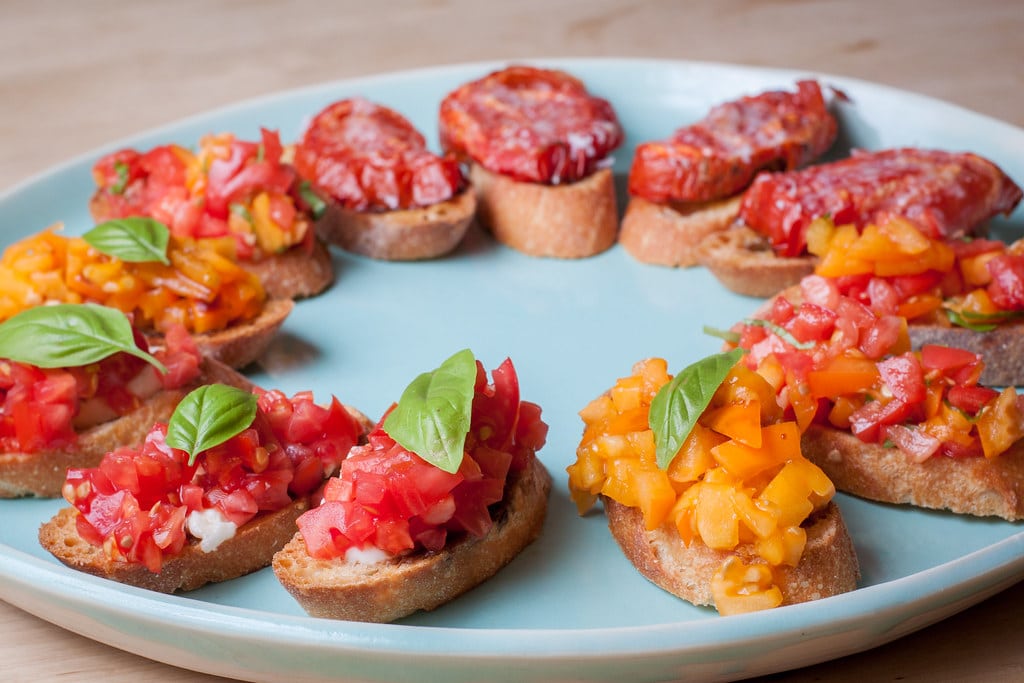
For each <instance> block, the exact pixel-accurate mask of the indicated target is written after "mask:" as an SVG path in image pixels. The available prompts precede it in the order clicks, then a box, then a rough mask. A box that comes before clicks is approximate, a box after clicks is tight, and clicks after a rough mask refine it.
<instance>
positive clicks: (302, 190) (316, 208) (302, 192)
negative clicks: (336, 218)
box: [299, 180, 327, 220]
mask: <svg viewBox="0 0 1024 683" xmlns="http://www.w3.org/2000/svg"><path fill="white" fill-rule="evenodd" d="M299 196H300V197H302V201H304V202H305V203H306V205H307V206H308V207H309V212H310V214H312V216H313V219H314V220H316V219H317V218H320V217H321V216H323V215H324V213H325V212H326V211H327V202H325V201H324V200H323V199H321V198H320V195H318V194H317V193H316V190H314V189H313V186H312V185H310V184H309V181H308V180H303V181H302V182H301V183H299Z"/></svg>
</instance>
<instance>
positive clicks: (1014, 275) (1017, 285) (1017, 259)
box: [987, 254, 1024, 311]
mask: <svg viewBox="0 0 1024 683" xmlns="http://www.w3.org/2000/svg"><path fill="white" fill-rule="evenodd" d="M988 272H989V273H990V274H991V275H992V282H990V283H989V284H988V287H987V289H988V295H989V297H991V299H992V303H994V304H995V305H996V306H998V307H999V308H1001V309H1003V310H1006V311H1024V256H1017V255H1013V254H1002V255H1000V256H996V257H994V258H993V259H992V260H990V261H989V262H988Z"/></svg>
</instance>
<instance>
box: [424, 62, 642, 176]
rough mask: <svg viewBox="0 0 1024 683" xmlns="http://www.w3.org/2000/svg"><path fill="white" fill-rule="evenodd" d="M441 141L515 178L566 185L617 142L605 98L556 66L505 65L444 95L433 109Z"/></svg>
mask: <svg viewBox="0 0 1024 683" xmlns="http://www.w3.org/2000/svg"><path fill="white" fill-rule="evenodd" d="M439 118H440V122H439V125H440V135H441V146H442V147H443V148H444V149H445V150H446V151H448V152H453V153H454V154H455V155H457V156H459V157H462V158H469V159H472V160H473V161H475V162H476V163H478V164H480V165H481V166H483V167H484V168H486V169H488V170H490V171H492V172H494V173H499V174H501V175H505V176H508V177H510V178H513V179H515V180H520V181H524V182H533V183H543V184H549V185H552V184H558V183H571V182H575V181H577V180H580V179H582V178H585V177H587V176H588V175H590V174H592V173H593V172H594V171H596V170H597V169H598V168H599V167H600V165H601V164H603V163H604V161H605V159H606V158H607V156H608V154H609V153H611V151H612V150H613V149H615V148H616V147H618V146H619V145H621V144H622V141H623V139H624V134H623V131H622V127H621V126H620V125H619V121H618V118H617V117H616V116H615V111H614V110H613V109H612V106H611V104H609V103H608V101H607V100H604V99H601V98H599V97H594V96H593V95H591V94H590V93H589V92H587V89H586V87H585V86H584V85H583V83H582V82H581V81H580V80H578V79H576V78H574V77H573V76H570V75H569V74H567V73H565V72H563V71H556V70H550V69H537V68H534V67H529V66H511V67H508V68H506V69H503V70H501V71H496V72H494V73H491V74H489V75H487V76H485V77H483V78H481V79H479V80H476V81H472V82H470V83H466V84H465V85H462V86H461V87H459V88H457V89H456V90H454V91H453V92H451V93H449V94H448V95H447V96H446V97H445V98H444V100H442V102H441V108H440V115H439Z"/></svg>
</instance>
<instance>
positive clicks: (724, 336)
mask: <svg viewBox="0 0 1024 683" xmlns="http://www.w3.org/2000/svg"><path fill="white" fill-rule="evenodd" d="M704 334H706V335H708V336H709V337H718V338H719V339H721V340H722V341H727V342H729V343H730V344H739V343H740V333H739V332H733V331H732V330H720V329H718V328H717V327H711V326H710V325H705V326H704Z"/></svg>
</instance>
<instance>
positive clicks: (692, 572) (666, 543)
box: [601, 496, 860, 606]
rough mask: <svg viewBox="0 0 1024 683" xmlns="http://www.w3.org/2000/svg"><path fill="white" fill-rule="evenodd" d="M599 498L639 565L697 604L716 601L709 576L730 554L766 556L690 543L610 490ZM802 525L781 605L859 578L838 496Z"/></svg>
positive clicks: (850, 585) (835, 590) (752, 558)
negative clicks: (647, 521) (649, 524)
mask: <svg viewBox="0 0 1024 683" xmlns="http://www.w3.org/2000/svg"><path fill="white" fill-rule="evenodd" d="M601 501H602V503H603V505H604V511H605V515H606V517H607V518H608V528H609V529H610V531H611V533H612V536H613V537H614V538H615V540H616V542H617V543H618V544H619V547H620V548H622V551H623V553H624V554H625V555H626V557H627V558H628V559H629V560H630V562H632V563H633V566H635V567H636V568H637V571H639V572H640V574H641V575H643V576H644V577H645V578H647V579H648V580H649V581H651V582H652V583H654V584H655V585H656V586H658V587H660V588H662V589H663V590H666V591H668V592H669V593H672V594H673V595H675V596H677V597H680V598H682V599H684V600H687V601H688V602H691V603H693V604H695V605H710V606H713V605H714V598H713V596H712V592H711V580H712V578H713V577H714V575H715V573H716V572H717V571H718V570H719V568H721V566H722V564H723V563H724V562H725V561H726V559H728V558H729V557H730V556H737V557H739V558H741V559H742V560H743V561H745V562H748V563H751V562H763V560H760V558H758V557H757V555H756V554H755V553H754V550H753V547H752V546H750V545H749V544H745V545H740V546H739V547H738V548H737V549H736V550H735V551H723V550H714V549H712V548H709V547H708V546H706V545H704V544H703V543H701V542H700V541H699V540H695V541H694V542H693V543H691V544H690V545H686V544H685V543H683V541H682V539H680V537H679V533H678V532H677V531H676V529H675V527H673V526H672V525H671V524H669V523H666V524H664V525H662V526H660V527H658V528H657V529H654V530H653V531H647V530H646V529H645V528H644V522H643V514H642V513H641V512H640V510H638V509H637V508H631V507H627V506H625V505H622V504H621V503H618V502H616V501H614V500H612V499H610V498H608V497H607V496H602V497H601ZM804 528H805V529H806V531H807V545H806V546H805V548H804V553H803V555H802V557H801V558H800V562H799V564H798V565H797V566H796V567H788V566H783V567H781V568H780V570H779V576H780V581H781V585H780V586H779V588H780V590H781V591H782V595H783V602H782V604H783V605H789V604H795V603H799V602H808V601H811V600H818V599H821V598H825V597H829V596H832V595H838V594H840V593H845V592H849V591H852V590H854V589H855V588H856V587H857V582H858V581H859V580H860V565H859V563H858V561H857V554H856V552H855V550H854V547H853V541H852V540H851V538H850V535H849V532H848V531H847V529H846V524H845V523H844V522H843V518H842V515H841V514H840V512H839V507H838V506H837V505H836V504H835V503H834V502H830V503H829V504H828V505H827V506H826V507H825V508H824V510H822V511H820V512H819V513H817V514H816V515H814V516H812V518H811V519H810V523H809V525H805V527H804Z"/></svg>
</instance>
